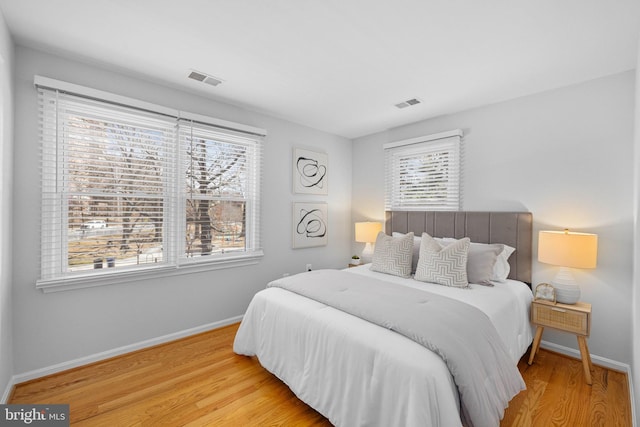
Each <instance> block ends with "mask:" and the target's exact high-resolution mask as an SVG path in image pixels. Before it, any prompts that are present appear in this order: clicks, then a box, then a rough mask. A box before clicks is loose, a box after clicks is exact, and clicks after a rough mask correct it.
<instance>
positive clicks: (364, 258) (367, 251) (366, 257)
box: [360, 242, 373, 264]
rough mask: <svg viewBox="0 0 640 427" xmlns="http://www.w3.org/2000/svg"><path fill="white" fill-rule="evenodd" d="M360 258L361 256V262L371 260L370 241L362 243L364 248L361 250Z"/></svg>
mask: <svg viewBox="0 0 640 427" xmlns="http://www.w3.org/2000/svg"><path fill="white" fill-rule="evenodd" d="M360 258H362V263H363V264H366V263H369V262H371V261H372V260H373V245H372V244H371V243H369V242H367V243H366V244H365V245H364V250H363V251H362V255H361V256H360Z"/></svg>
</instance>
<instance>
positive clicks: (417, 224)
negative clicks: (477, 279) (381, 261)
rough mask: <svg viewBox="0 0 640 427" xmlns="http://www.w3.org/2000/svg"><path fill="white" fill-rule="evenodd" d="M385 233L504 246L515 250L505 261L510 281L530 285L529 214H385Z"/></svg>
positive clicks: (431, 212) (530, 218) (391, 212)
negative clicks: (409, 234) (411, 234)
mask: <svg viewBox="0 0 640 427" xmlns="http://www.w3.org/2000/svg"><path fill="white" fill-rule="evenodd" d="M385 216H386V218H385V232H386V233H387V234H391V233H392V232H394V231H396V232H400V233H408V232H410V231H413V233H414V234H415V235H416V236H420V235H422V233H423V232H426V233H428V234H429V235H431V236H433V237H454V238H456V239H460V238H462V237H469V238H470V239H471V241H472V242H478V243H504V244H507V245H509V246H512V247H514V248H516V251H515V252H514V253H513V255H511V257H510V258H509V264H510V265H511V272H510V273H509V278H510V279H515V280H520V281H522V282H526V283H529V284H530V283H531V262H532V259H531V255H532V249H531V241H532V236H531V234H532V223H533V216H532V215H531V213H530V212H458V211H451V212H450V211H427V212H424V211H420V212H407V211H387V212H386V213H385Z"/></svg>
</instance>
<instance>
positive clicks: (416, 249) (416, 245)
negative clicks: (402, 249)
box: [391, 231, 422, 274]
mask: <svg viewBox="0 0 640 427" xmlns="http://www.w3.org/2000/svg"><path fill="white" fill-rule="evenodd" d="M391 236H392V237H403V236H405V234H404V233H398V232H397V231H394V232H393V233H391ZM421 241H422V240H421V239H420V237H419V236H413V251H412V254H411V274H414V273H415V272H416V268H418V258H420V242H421Z"/></svg>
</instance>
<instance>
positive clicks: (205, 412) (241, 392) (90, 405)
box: [8, 324, 631, 427]
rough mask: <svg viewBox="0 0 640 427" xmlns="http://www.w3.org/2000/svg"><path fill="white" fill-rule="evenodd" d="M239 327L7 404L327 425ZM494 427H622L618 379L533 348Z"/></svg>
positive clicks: (26, 392)
mask: <svg viewBox="0 0 640 427" xmlns="http://www.w3.org/2000/svg"><path fill="white" fill-rule="evenodd" d="M237 328H238V325H237V324H236V325H231V326H227V327H225V328H221V329H218V330H215V331H210V332H205V333H202V334H199V335H195V336H192V337H188V338H184V339H181V340H178V341H174V342H171V343H168V344H163V345H159V346H156V347H152V348H149V349H144V350H140V351H137V352H134V353H130V354H126V355H123V356H119V357H116V358H113V359H109V360H106V361H102V362H98V363H94V364H91V365H87V366H83V367H80V368H76V369H73V370H70V371H66V372H62V373H59V374H55V375H51V376H49V377H45V378H41V379H37V380H33V381H30V382H27V383H23V384H18V385H17V386H16V387H15V389H14V391H13V393H12V396H11V398H10V401H9V402H8V403H49V404H53V403H69V404H70V411H71V424H72V425H74V426H162V425H165V426H183V425H185V426H227V425H228V426H264V425H270V426H330V425H331V424H330V423H329V422H328V421H327V420H326V419H325V418H324V417H322V416H321V415H320V414H318V413H317V412H315V411H314V410H313V409H311V408H310V407H308V406H307V405H305V404H304V403H303V402H301V401H300V400H298V399H297V398H296V397H295V395H294V394H293V393H292V392H291V391H290V390H289V388H288V387H287V386H286V385H284V384H283V383H282V382H280V381H279V380H278V379H277V378H275V377H274V376H273V375H271V374H270V373H268V372H267V371H265V370H264V369H262V367H261V366H260V364H259V363H258V361H257V360H256V359H255V358H248V357H244V356H238V355H236V354H234V353H233V351H232V348H231V346H232V343H233V338H234V336H235V332H236V330H237ZM525 360H526V358H523V361H521V362H520V364H519V368H520V371H521V372H522V374H523V377H524V379H525V382H526V383H527V390H526V391H523V392H522V393H520V394H519V395H518V396H516V397H515V398H514V399H513V400H512V401H511V403H510V405H509V408H508V409H507V411H506V414H505V418H504V420H503V421H502V423H501V424H500V425H501V426H514V427H515V426H518V427H520V426H550V425H556V426H616V427H617V426H631V412H630V411H631V409H630V402H629V390H628V387H627V384H628V383H627V378H626V375H625V374H623V373H620V372H615V371H611V370H607V369H604V368H600V367H595V369H594V371H593V386H588V385H586V384H585V383H584V381H583V372H582V365H581V362H580V361H579V360H574V359H570V358H566V357H564V356H561V355H558V354H555V353H551V352H548V351H545V350H540V352H539V354H538V355H537V356H536V359H535V363H534V364H533V365H532V366H528V365H527V364H526V362H525Z"/></svg>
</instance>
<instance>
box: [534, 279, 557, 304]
mask: <svg viewBox="0 0 640 427" xmlns="http://www.w3.org/2000/svg"><path fill="white" fill-rule="evenodd" d="M534 299H535V300H536V301H540V300H542V301H549V302H551V303H553V304H555V303H556V290H555V288H554V287H553V286H552V285H550V284H549V283H540V284H539V285H538V286H536V290H535V293H534Z"/></svg>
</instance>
